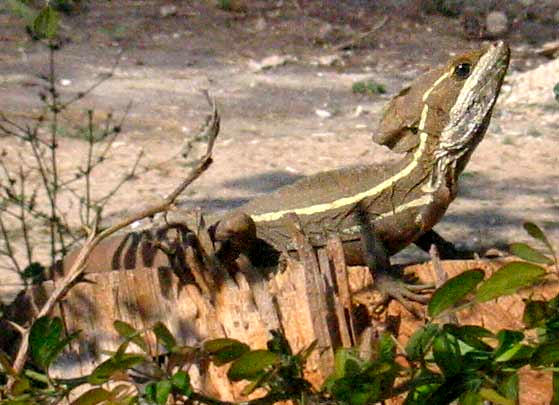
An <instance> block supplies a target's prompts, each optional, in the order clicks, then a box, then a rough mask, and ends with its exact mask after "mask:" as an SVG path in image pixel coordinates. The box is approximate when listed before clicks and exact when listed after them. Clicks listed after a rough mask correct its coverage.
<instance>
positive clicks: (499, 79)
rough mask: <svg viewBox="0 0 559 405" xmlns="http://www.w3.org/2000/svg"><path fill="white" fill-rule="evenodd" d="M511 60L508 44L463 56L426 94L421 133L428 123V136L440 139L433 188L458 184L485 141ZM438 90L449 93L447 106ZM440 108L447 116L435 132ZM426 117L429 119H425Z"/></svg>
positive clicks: (435, 156) (440, 121)
mask: <svg viewBox="0 0 559 405" xmlns="http://www.w3.org/2000/svg"><path fill="white" fill-rule="evenodd" d="M509 57H510V50H509V48H508V46H507V45H506V44H505V43H504V42H497V43H494V44H490V45H489V46H487V47H485V48H483V49H481V50H480V51H476V52H470V53H467V54H464V55H462V56H459V57H458V58H456V59H454V60H453V61H451V62H450V63H449V65H448V67H447V70H446V72H445V73H443V74H442V75H441V76H440V78H439V79H438V80H439V81H440V83H439V84H438V85H437V83H435V85H434V86H433V87H432V88H431V89H432V91H431V92H430V91H429V90H428V91H426V92H425V93H424V95H423V99H424V102H425V104H424V108H423V111H422V119H421V121H420V128H419V129H420V131H421V130H422V128H421V122H422V121H425V125H424V127H425V128H424V130H425V132H427V135H428V136H433V135H435V136H438V142H436V146H435V150H434V152H433V157H434V159H435V165H434V171H433V175H432V178H431V186H434V187H436V185H437V184H439V182H440V181H442V180H443V179H444V178H447V179H449V178H450V179H452V180H454V181H455V180H456V178H457V177H458V175H459V174H460V173H461V172H462V170H463V169H464V167H465V165H466V163H467V162H468V160H469V158H470V156H471V154H472V152H473V151H474V149H475V147H476V146H477V145H478V144H479V142H480V141H481V140H482V138H483V136H484V135H485V131H486V130H487V126H488V125H489V120H490V119H491V113H492V111H493V106H494V105H495V101H496V100H497V97H498V95H499V91H500V89H501V85H502V83H503V78H504V76H505V74H506V71H507V68H508V64H509ZM438 89H443V90H444V92H446V102H437V101H436V98H437V97H438V94H437V93H438V91H437V90H438ZM445 104H446V105H445ZM431 106H433V107H431ZM440 107H443V112H442V113H441V112H439V114H443V113H444V117H443V119H440V120H439V121H438V122H435V123H434V126H435V129H436V130H438V131H434V132H433V131H432V128H431V125H430V123H429V122H428V121H429V120H430V119H433V117H435V116H436V115H437V114H436V113H435V114H429V109H431V108H440ZM424 113H426V115H427V117H425V119H424V117H423V115H424ZM436 126H439V128H436ZM439 131H440V132H439ZM449 176H450V177H449Z"/></svg>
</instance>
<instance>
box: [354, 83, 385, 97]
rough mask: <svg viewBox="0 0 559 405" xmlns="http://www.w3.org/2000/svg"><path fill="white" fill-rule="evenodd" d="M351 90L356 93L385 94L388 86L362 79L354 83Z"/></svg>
mask: <svg viewBox="0 0 559 405" xmlns="http://www.w3.org/2000/svg"><path fill="white" fill-rule="evenodd" d="M351 91H352V92H353V93H355V94H384V93H386V87H384V86H383V85H382V84H380V83H376V82H374V81H371V80H369V81H360V82H355V83H353V85H352V86H351Z"/></svg>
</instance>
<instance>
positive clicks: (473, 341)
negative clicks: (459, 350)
mask: <svg viewBox="0 0 559 405" xmlns="http://www.w3.org/2000/svg"><path fill="white" fill-rule="evenodd" d="M443 331H444V332H446V333H450V334H451V335H452V336H454V337H456V338H457V339H459V340H461V341H463V342H464V343H466V344H467V345H469V346H471V347H473V348H474V349H477V350H484V351H492V350H493V349H492V348H491V346H489V345H488V344H487V343H485V342H484V341H483V340H482V339H483V338H491V337H494V335H493V333H491V331H490V330H488V329H485V328H483V327H481V326H477V325H463V326H458V325H453V324H446V325H444V327H443Z"/></svg>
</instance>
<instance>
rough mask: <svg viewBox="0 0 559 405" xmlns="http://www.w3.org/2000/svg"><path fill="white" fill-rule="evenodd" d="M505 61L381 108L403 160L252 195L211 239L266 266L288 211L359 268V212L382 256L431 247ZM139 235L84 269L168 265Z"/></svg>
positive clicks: (446, 73) (468, 59)
mask: <svg viewBox="0 0 559 405" xmlns="http://www.w3.org/2000/svg"><path fill="white" fill-rule="evenodd" d="M508 63H509V48H508V46H507V45H506V44H504V43H503V42H497V43H495V44H491V45H488V46H486V47H484V48H482V49H481V50H478V51H471V52H468V53H465V54H463V55H460V56H457V57H455V58H453V59H452V60H450V61H449V62H448V63H447V64H446V65H445V66H442V67H440V68H436V69H434V70H431V71H429V72H427V73H426V74H424V75H422V76H420V77H418V78H417V79H416V80H415V81H414V82H413V83H412V84H411V85H410V86H409V87H406V88H405V89H403V90H402V91H401V92H400V93H399V94H398V95H397V96H396V97H395V98H394V99H392V101H391V102H390V103H389V105H388V107H387V108H386V110H385V112H384V116H383V118H382V120H381V124H380V128H379V131H378V133H377V134H376V135H375V136H374V138H373V139H374V140H375V141H376V142H377V143H380V144H383V145H386V146H388V147H389V148H391V149H393V150H395V151H397V152H403V153H405V155H404V157H403V159H402V160H401V161H399V162H397V163H396V164H393V165H388V166H386V165H372V166H363V167H357V168H356V167H352V168H344V169H338V170H333V171H327V172H323V173H318V174H317V175H314V176H310V177H307V178H304V179H302V180H301V181H298V182H296V183H294V184H291V185H288V186H285V187H283V188H280V189H278V190H277V191H275V192H273V193H271V194H268V195H264V196H262V197H258V198H255V199H254V200H252V201H250V202H248V203H247V204H246V205H244V206H241V207H240V208H238V209H236V210H234V211H232V212H231V213H229V214H227V215H226V216H225V217H223V218H222V219H221V220H220V221H218V222H217V223H215V224H214V225H213V226H212V227H211V228H210V230H211V234H212V237H213V240H214V242H216V244H217V245H218V247H220V251H221V252H222V253H223V252H230V251H235V252H236V253H235V255H236V254H237V253H239V252H244V253H246V255H247V256H248V257H249V258H250V260H251V261H252V263H253V264H254V265H255V266H257V267H259V266H263V265H269V264H273V263H270V261H272V262H273V261H274V260H276V259H277V257H278V252H282V251H290V250H293V248H294V247H293V246H292V244H291V243H292V242H291V241H292V235H291V232H290V231H289V229H290V226H291V224H292V219H291V215H290V214H296V216H297V217H298V219H299V221H300V224H301V226H302V230H303V231H304V233H305V235H306V236H307V237H308V238H309V240H310V243H311V244H312V245H314V246H321V245H323V244H324V243H325V241H326V238H327V237H328V235H329V234H332V233H335V234H337V235H339V236H340V238H341V239H342V242H343V246H344V251H345V253H346V256H347V258H348V261H349V262H350V263H359V262H361V263H363V262H364V254H363V244H362V242H361V227H362V225H363V223H362V222H363V215H357V214H358V212H361V214H364V215H365V218H366V221H368V224H367V225H369V227H370V228H371V229H372V230H373V232H374V236H375V238H374V239H375V240H376V241H378V242H379V243H380V244H381V245H383V249H382V251H383V252H386V253H387V254H388V255H392V254H394V253H396V252H398V251H399V250H401V249H403V248H404V247H406V246H407V245H409V244H411V243H414V242H417V243H418V244H419V245H424V247H425V245H429V244H430V242H431V241H433V240H438V238H439V237H438V236H436V235H434V234H433V233H432V232H433V231H431V229H432V227H433V226H434V225H435V224H436V223H437V222H438V221H439V220H440V219H441V217H442V216H443V214H444V213H445V211H446V209H447V208H448V206H449V204H450V203H451V202H452V201H453V199H454V198H455V196H456V193H457V183H458V177H459V175H460V173H461V172H462V171H463V169H464V167H465V165H466V163H467V162H468V160H469V158H470V156H471V154H472V152H473V151H474V149H475V147H476V146H477V145H478V143H479V142H480V141H481V140H482V138H483V136H484V134H485V131H486V129H487V126H488V124H489V121H490V118H491V114H492V110H493V106H494V104H495V101H496V99H497V96H498V94H499V90H500V88H501V84H502V82H503V77H504V76H505V73H506V70H507V67H508ZM143 235H144V237H143V239H142V237H135V236H134V234H133V233H132V234H128V235H125V236H120V237H118V236H117V237H115V238H112V239H109V240H107V241H105V242H103V243H102V244H101V245H100V246H98V247H97V248H96V250H95V251H94V252H93V254H92V255H91V256H90V259H89V263H88V268H87V269H86V271H88V272H97V271H109V270H113V269H118V268H133V267H135V266H137V267H154V266H156V265H157V263H163V265H168V261H167V259H166V258H165V254H164V253H163V252H161V251H159V250H158V249H156V248H153V241H155V240H158V239H164V238H166V237H167V236H166V231H162V230H153V231H151V232H147V233H146V232H144V233H143ZM146 235H147V237H146ZM136 236H137V235H136ZM140 236H141V235H140ZM426 240H427V241H426ZM137 252H141V253H137ZM146 252H147V253H146ZM235 255H233V258H234V257H235ZM138 261H139V262H138ZM67 262H68V260H65V263H64V267H66V265H67V264H68V263H67ZM404 296H408V297H411V298H415V295H414V294H413V293H410V294H404Z"/></svg>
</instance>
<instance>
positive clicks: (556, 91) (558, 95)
mask: <svg viewBox="0 0 559 405" xmlns="http://www.w3.org/2000/svg"><path fill="white" fill-rule="evenodd" d="M553 95H554V96H555V101H557V102H558V103H559V83H557V84H556V85H555V86H553Z"/></svg>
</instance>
